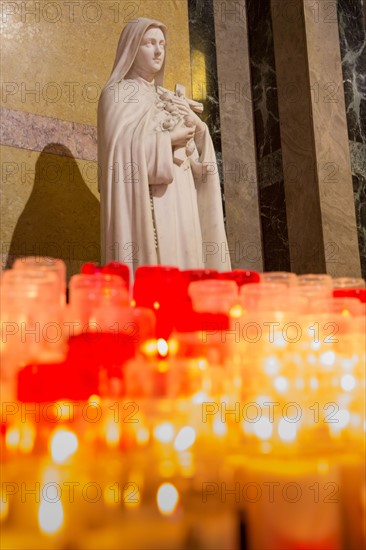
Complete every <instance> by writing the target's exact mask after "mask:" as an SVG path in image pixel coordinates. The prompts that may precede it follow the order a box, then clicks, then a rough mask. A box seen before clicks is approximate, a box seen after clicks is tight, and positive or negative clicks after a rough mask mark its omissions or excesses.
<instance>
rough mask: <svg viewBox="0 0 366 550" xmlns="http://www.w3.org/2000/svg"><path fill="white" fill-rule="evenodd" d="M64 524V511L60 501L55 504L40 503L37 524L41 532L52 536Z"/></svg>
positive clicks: (44, 501)
mask: <svg viewBox="0 0 366 550" xmlns="http://www.w3.org/2000/svg"><path fill="white" fill-rule="evenodd" d="M63 522H64V510H63V508H62V504H61V502H60V500H57V501H56V502H48V501H46V500H43V499H42V501H41V504H40V506H39V511H38V523H39V526H40V529H41V531H43V532H44V533H47V534H49V535H52V534H53V533H56V532H57V531H59V530H60V529H61V527H62V524H63Z"/></svg>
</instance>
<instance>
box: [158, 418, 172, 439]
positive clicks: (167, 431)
mask: <svg viewBox="0 0 366 550" xmlns="http://www.w3.org/2000/svg"><path fill="white" fill-rule="evenodd" d="M154 437H155V439H157V440H158V441H160V442H161V443H169V442H170V441H172V440H173V437H174V426H173V424H171V422H163V423H162V424H158V425H157V426H155V428H154Z"/></svg>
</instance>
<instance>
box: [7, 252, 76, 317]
mask: <svg viewBox="0 0 366 550" xmlns="http://www.w3.org/2000/svg"><path fill="white" fill-rule="evenodd" d="M13 269H16V270H28V269H31V270H40V271H46V272H53V273H56V275H57V277H58V280H59V290H58V292H59V295H60V304H61V306H62V307H63V306H65V304H66V265H65V262H64V261H63V260H60V259H57V258H48V257H44V256H25V257H23V258H18V259H17V260H15V262H14V265H13Z"/></svg>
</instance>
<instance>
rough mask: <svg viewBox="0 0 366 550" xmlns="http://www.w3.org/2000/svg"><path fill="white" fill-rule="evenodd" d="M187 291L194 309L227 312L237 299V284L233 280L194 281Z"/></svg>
mask: <svg viewBox="0 0 366 550" xmlns="http://www.w3.org/2000/svg"><path fill="white" fill-rule="evenodd" d="M188 293H189V296H190V298H191V300H192V306H193V309H194V310H195V311H197V312H211V313H224V312H226V313H227V312H228V311H229V310H230V308H231V307H232V306H233V305H234V304H235V303H236V301H237V298H238V286H237V284H236V282H235V281H225V280H206V281H194V282H192V283H191V284H190V285H189V287H188Z"/></svg>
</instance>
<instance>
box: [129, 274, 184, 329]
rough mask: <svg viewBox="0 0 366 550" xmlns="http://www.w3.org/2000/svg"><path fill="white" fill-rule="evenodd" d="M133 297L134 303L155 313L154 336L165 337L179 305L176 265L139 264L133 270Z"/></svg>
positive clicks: (180, 294)
mask: <svg viewBox="0 0 366 550" xmlns="http://www.w3.org/2000/svg"><path fill="white" fill-rule="evenodd" d="M133 297H134V300H135V302H136V306H140V307H148V308H151V309H152V310H153V311H154V312H155V315H156V337H157V338H165V339H166V338H168V337H169V335H170V334H171V332H172V330H173V326H174V319H175V316H176V315H177V314H179V310H180V308H181V305H182V297H183V284H182V274H181V272H180V271H179V269H178V268H177V267H171V266H162V265H159V266H141V267H138V268H137V270H136V277H135V284H134V288H133Z"/></svg>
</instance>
